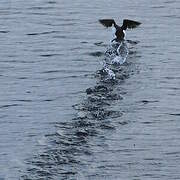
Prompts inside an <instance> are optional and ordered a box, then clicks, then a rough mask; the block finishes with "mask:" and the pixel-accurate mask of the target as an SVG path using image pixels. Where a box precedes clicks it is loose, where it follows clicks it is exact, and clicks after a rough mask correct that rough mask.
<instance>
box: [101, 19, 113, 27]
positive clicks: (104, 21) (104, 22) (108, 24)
mask: <svg viewBox="0 0 180 180" xmlns="http://www.w3.org/2000/svg"><path fill="white" fill-rule="evenodd" d="M99 22H100V23H101V24H102V25H103V26H105V27H111V26H112V24H113V23H114V19H99Z"/></svg>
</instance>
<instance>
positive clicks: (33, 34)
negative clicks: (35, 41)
mask: <svg viewBox="0 0 180 180" xmlns="http://www.w3.org/2000/svg"><path fill="white" fill-rule="evenodd" d="M59 32H60V31H45V32H36V33H27V34H26V35H28V36H39V35H46V34H54V33H59Z"/></svg>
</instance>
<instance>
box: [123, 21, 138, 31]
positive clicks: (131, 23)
mask: <svg viewBox="0 0 180 180" xmlns="http://www.w3.org/2000/svg"><path fill="white" fill-rule="evenodd" d="M140 24H141V23H140V22H138V21H132V20H129V19H124V20H123V25H122V29H123V30H126V29H127V28H129V29H133V28H136V27H137V26H139V25H140Z"/></svg>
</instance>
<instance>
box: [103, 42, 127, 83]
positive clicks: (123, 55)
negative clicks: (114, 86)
mask: <svg viewBox="0 0 180 180" xmlns="http://www.w3.org/2000/svg"><path fill="white" fill-rule="evenodd" d="M128 53H129V50H128V47H127V43H126V41H122V42H111V43H110V45H109V46H108V48H107V50H106V52H105V58H104V60H103V70H102V72H103V73H104V75H106V78H107V79H112V80H115V78H116V75H115V72H114V70H113V68H112V66H117V67H118V66H120V65H122V64H124V63H125V61H126V59H127V56H128Z"/></svg>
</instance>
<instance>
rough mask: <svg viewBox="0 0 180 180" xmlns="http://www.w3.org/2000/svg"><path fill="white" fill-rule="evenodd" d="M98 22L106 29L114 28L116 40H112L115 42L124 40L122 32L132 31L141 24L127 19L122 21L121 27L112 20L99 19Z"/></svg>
mask: <svg viewBox="0 0 180 180" xmlns="http://www.w3.org/2000/svg"><path fill="white" fill-rule="evenodd" d="M99 22H100V23H101V24H102V25H103V26H105V27H107V28H108V27H112V26H114V27H115V29H116V32H115V35H116V38H115V39H114V40H116V41H122V40H123V39H124V36H125V34H124V32H123V30H126V29H133V28H136V27H137V26H139V25H140V24H141V23H140V22H138V21H133V20H129V19H124V20H123V25H122V26H119V25H117V24H116V22H115V21H114V19H100V20H99Z"/></svg>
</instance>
